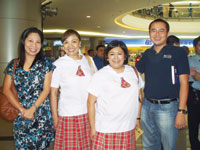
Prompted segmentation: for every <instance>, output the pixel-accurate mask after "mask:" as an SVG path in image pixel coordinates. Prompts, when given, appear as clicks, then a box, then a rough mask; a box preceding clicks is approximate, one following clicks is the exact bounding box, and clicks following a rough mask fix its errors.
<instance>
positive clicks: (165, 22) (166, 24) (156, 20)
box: [149, 18, 170, 32]
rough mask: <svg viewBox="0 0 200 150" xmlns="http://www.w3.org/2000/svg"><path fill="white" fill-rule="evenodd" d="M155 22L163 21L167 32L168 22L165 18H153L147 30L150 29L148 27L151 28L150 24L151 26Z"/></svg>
mask: <svg viewBox="0 0 200 150" xmlns="http://www.w3.org/2000/svg"><path fill="white" fill-rule="evenodd" d="M156 22H163V23H164V24H165V26H166V29H167V32H169V29H170V28H169V23H168V22H167V21H165V20H163V19H160V18H159V19H155V20H153V21H152V22H151V23H150V24H149V31H150V29H151V26H152V24H153V23H156Z"/></svg>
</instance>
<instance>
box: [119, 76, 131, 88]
mask: <svg viewBox="0 0 200 150" xmlns="http://www.w3.org/2000/svg"><path fill="white" fill-rule="evenodd" d="M130 86H131V85H130V84H129V83H128V82H127V81H125V80H124V78H123V77H121V87H122V88H129V87H130Z"/></svg>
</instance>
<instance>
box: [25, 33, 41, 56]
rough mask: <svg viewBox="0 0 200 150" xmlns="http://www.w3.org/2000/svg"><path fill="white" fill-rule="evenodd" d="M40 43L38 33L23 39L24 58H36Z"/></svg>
mask: <svg viewBox="0 0 200 150" xmlns="http://www.w3.org/2000/svg"><path fill="white" fill-rule="evenodd" d="M41 46H42V43H41V38H40V35H39V34H38V33H30V34H29V35H28V36H27V38H26V39H25V43H24V48H25V55H26V56H34V57H35V56H36V55H37V54H38V53H39V52H40V49H41Z"/></svg>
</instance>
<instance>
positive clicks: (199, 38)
mask: <svg viewBox="0 0 200 150" xmlns="http://www.w3.org/2000/svg"><path fill="white" fill-rule="evenodd" d="M198 42H200V36H199V37H197V38H195V39H194V40H193V46H194V47H196V46H197V44H198Z"/></svg>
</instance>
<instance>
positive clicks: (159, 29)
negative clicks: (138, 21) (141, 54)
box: [149, 22, 169, 47]
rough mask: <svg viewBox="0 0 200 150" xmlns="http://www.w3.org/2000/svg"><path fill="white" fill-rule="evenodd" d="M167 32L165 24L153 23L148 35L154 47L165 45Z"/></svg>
mask: <svg viewBox="0 0 200 150" xmlns="http://www.w3.org/2000/svg"><path fill="white" fill-rule="evenodd" d="M168 33H169V32H168V31H167V28H166V25H165V23H163V22H154V23H153V24H152V25H151V28H150V30H149V35H150V38H151V40H152V42H153V43H154V46H155V47H163V46H165V45H166V41H167V37H168Z"/></svg>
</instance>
